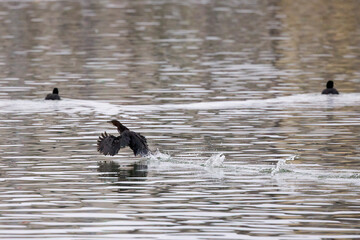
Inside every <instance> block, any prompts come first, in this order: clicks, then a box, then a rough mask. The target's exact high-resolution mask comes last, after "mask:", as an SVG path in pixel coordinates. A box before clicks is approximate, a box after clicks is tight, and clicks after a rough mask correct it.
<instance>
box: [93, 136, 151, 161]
mask: <svg viewBox="0 0 360 240" xmlns="http://www.w3.org/2000/svg"><path fill="white" fill-rule="evenodd" d="M97 146H98V147H97V149H98V151H99V152H101V153H102V154H104V155H111V156H114V155H115V154H117V153H118V152H119V150H120V148H124V147H126V146H129V147H130V148H131V149H132V150H133V152H134V155H135V156H136V155H141V156H146V155H147V154H148V153H149V148H148V145H147V142H146V138H145V137H144V136H142V135H141V134H139V133H136V132H133V131H129V130H126V131H124V132H122V134H121V135H120V136H118V137H115V136H113V135H110V134H107V133H106V132H105V133H102V134H101V135H100V136H99V139H98V142H97Z"/></svg>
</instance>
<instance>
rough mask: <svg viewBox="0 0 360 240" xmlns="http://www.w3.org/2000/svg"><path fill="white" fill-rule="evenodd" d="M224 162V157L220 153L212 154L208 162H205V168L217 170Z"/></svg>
mask: <svg viewBox="0 0 360 240" xmlns="http://www.w3.org/2000/svg"><path fill="white" fill-rule="evenodd" d="M224 160H225V155H224V154H222V153H216V154H213V155H212V156H211V157H210V158H209V159H208V160H206V162H205V166H206V167H212V168H218V167H222V165H223V163H224Z"/></svg>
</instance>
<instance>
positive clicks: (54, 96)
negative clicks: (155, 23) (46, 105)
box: [45, 88, 61, 100]
mask: <svg viewBox="0 0 360 240" xmlns="http://www.w3.org/2000/svg"><path fill="white" fill-rule="evenodd" d="M45 100H61V98H60V96H59V89H57V88H54V89H53V92H52V93H49V94H48V95H46V97H45Z"/></svg>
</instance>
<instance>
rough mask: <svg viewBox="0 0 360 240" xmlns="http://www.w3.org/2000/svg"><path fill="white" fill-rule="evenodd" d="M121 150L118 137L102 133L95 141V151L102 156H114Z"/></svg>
mask: <svg viewBox="0 0 360 240" xmlns="http://www.w3.org/2000/svg"><path fill="white" fill-rule="evenodd" d="M120 148H121V141H120V137H115V136H113V135H111V134H107V133H106V132H105V133H102V134H101V135H100V136H99V139H98V141H97V150H98V151H99V152H101V153H102V154H104V155H111V156H114V155H115V154H117V153H118V152H119V150H120Z"/></svg>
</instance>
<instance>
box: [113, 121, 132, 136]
mask: <svg viewBox="0 0 360 240" xmlns="http://www.w3.org/2000/svg"><path fill="white" fill-rule="evenodd" d="M111 123H112V124H113V125H114V126H116V127H117V129H118V131H119V133H122V132H124V131H126V130H129V129H128V128H127V127H125V126H124V125H122V124H121V122H119V121H117V120H112V121H111Z"/></svg>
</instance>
